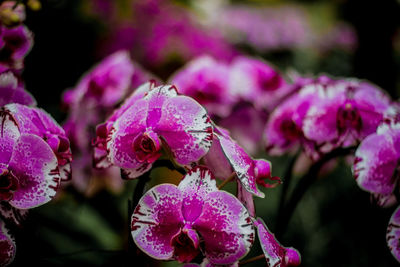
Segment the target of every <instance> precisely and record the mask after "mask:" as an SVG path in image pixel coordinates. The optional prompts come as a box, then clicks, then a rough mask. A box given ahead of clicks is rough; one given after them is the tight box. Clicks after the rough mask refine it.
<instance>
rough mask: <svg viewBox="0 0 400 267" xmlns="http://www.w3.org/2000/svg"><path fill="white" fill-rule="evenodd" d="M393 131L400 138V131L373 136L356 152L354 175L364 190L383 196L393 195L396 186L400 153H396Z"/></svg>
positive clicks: (362, 143) (365, 140) (389, 131)
mask: <svg viewBox="0 0 400 267" xmlns="http://www.w3.org/2000/svg"><path fill="white" fill-rule="evenodd" d="M393 131H396V133H397V135H399V136H400V130H388V131H387V132H384V133H381V134H371V135H369V136H368V137H367V138H365V139H364V140H363V141H362V142H361V144H360V146H359V147H358V149H357V150H356V153H355V163H354V167H353V174H354V177H355V179H356V181H357V184H358V185H359V186H360V187H361V188H362V189H363V190H366V191H368V192H371V193H378V194H382V195H390V194H391V193H392V191H393V189H394V186H395V184H396V181H395V180H393V176H394V175H395V169H396V167H397V165H398V161H399V159H400V154H399V153H400V151H396V148H395V145H394V141H393V136H392V134H393V133H392V132H393Z"/></svg>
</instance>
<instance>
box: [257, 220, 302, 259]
mask: <svg viewBox="0 0 400 267" xmlns="http://www.w3.org/2000/svg"><path fill="white" fill-rule="evenodd" d="M254 225H255V226H256V227H257V232H258V237H259V239H260V243H261V247H262V250H263V252H264V255H265V258H266V260H267V264H268V266H274V267H289V266H298V265H300V261H301V258H300V254H299V252H298V251H297V250H295V249H294V248H286V247H283V246H282V245H281V244H280V243H279V242H278V240H276V238H275V236H274V234H272V233H271V232H270V230H269V229H268V227H267V226H266V225H265V223H264V221H263V220H262V219H261V218H258V219H257V220H256V221H255V222H254Z"/></svg>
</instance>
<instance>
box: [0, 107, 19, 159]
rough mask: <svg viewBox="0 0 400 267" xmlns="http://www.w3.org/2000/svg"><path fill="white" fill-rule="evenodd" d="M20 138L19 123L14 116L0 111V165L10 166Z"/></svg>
mask: <svg viewBox="0 0 400 267" xmlns="http://www.w3.org/2000/svg"><path fill="white" fill-rule="evenodd" d="M19 136H20V131H19V127H18V123H17V122H16V121H15V119H14V117H13V116H12V114H10V113H9V112H8V111H6V110H0V163H3V164H8V162H9V161H10V158H11V154H12V151H13V148H14V144H15V142H16V141H17V139H18V138H19Z"/></svg>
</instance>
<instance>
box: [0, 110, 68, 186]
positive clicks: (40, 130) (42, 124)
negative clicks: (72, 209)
mask: <svg viewBox="0 0 400 267" xmlns="http://www.w3.org/2000/svg"><path fill="white" fill-rule="evenodd" d="M0 114H1V118H2V120H3V121H5V120H9V121H11V122H13V123H14V124H15V125H16V127H17V129H18V131H19V132H20V134H29V135H35V136H38V137H39V138H41V139H42V140H43V141H44V142H45V144H46V145H47V146H48V147H49V149H51V150H52V151H53V154H54V155H55V156H56V158H57V167H56V168H55V169H57V171H59V174H60V176H61V179H62V180H69V179H70V178H71V161H72V154H71V148H70V144H69V140H68V138H67V136H66V134H65V131H64V130H63V128H61V126H60V125H58V123H57V122H56V121H55V120H54V119H53V118H52V117H51V116H50V115H49V114H48V113H46V112H45V111H44V110H42V109H40V108H35V107H28V106H24V105H20V104H8V105H5V106H4V107H3V108H2V110H1V112H0Z"/></svg>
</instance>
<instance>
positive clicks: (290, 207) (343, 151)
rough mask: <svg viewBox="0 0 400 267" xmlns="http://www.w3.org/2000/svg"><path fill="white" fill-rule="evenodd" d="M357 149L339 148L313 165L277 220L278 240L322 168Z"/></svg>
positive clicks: (301, 179)
mask: <svg viewBox="0 0 400 267" xmlns="http://www.w3.org/2000/svg"><path fill="white" fill-rule="evenodd" d="M355 148H356V147H348V148H338V149H335V150H333V151H331V152H330V153H328V154H326V155H324V156H323V157H322V158H320V159H319V160H318V161H316V162H315V163H314V164H313V165H311V167H310V169H309V170H308V172H307V173H306V174H305V175H304V176H303V177H301V178H300V181H299V182H298V184H297V185H296V188H295V189H294V191H293V193H292V195H291V197H290V199H289V200H288V201H287V203H286V205H284V206H283V207H284V208H283V209H282V211H281V213H280V214H279V215H278V218H277V227H276V229H275V234H276V236H277V237H278V238H280V237H281V236H282V234H283V233H284V232H285V231H286V228H287V226H288V224H289V221H290V219H291V217H292V215H293V213H294V211H295V209H296V207H297V205H298V203H299V202H300V201H301V199H302V197H303V196H304V194H305V193H306V192H307V190H308V189H309V188H310V186H311V185H312V184H313V183H314V181H315V180H316V179H317V176H318V173H319V171H320V170H321V168H322V167H323V166H324V165H325V163H327V162H328V161H330V160H331V159H334V158H336V157H340V156H346V155H348V154H350V153H352V152H354V150H355Z"/></svg>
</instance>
